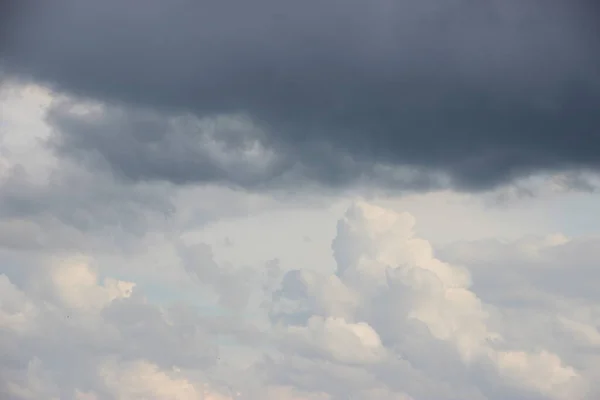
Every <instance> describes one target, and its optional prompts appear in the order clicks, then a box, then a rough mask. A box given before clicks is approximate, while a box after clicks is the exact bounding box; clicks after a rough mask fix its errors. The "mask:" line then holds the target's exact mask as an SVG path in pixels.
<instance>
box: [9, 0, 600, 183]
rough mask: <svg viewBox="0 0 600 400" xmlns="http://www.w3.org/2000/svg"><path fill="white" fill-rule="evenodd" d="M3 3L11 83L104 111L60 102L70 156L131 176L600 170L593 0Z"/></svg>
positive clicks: (56, 117)
mask: <svg viewBox="0 0 600 400" xmlns="http://www.w3.org/2000/svg"><path fill="white" fill-rule="evenodd" d="M3 4H6V5H5V6H3V7H5V10H7V11H6V16H5V17H3V18H4V20H6V21H7V23H5V24H4V25H6V27H5V28H4V31H5V32H6V33H5V34H4V37H3V41H2V44H1V47H0V52H1V54H0V63H1V65H2V68H3V70H4V71H5V73H8V74H15V75H16V76H20V77H22V78H23V79H34V80H37V81H40V82H44V83H45V84H47V85H50V86H51V87H53V88H55V89H57V90H60V91H67V92H69V93H71V94H76V95H78V96H83V97H86V98H92V99H95V100H96V101H100V102H101V103H103V104H104V105H105V106H106V109H103V110H102V111H101V112H100V114H99V115H95V116H94V117H91V116H81V115H79V114H75V115H73V114H72V113H71V112H70V108H69V107H66V106H63V107H57V109H56V110H54V112H53V115H52V123H53V125H54V126H55V127H57V129H59V130H60V131H61V135H60V140H59V143H58V146H59V148H60V149H61V151H62V152H63V153H64V154H65V155H66V156H69V157H73V158H76V159H78V160H81V159H85V160H86V161H90V160H89V159H90V158H100V159H101V160H95V162H98V163H99V162H100V161H102V162H103V164H105V165H104V167H106V168H110V169H113V170H114V171H115V172H116V173H118V174H119V175H121V176H122V177H124V178H127V179H129V180H132V181H146V180H168V181H171V182H177V183H191V182H215V181H216V182H224V183H229V184H234V185H239V186H242V187H251V188H254V187H257V186H258V187H261V186H265V185H267V186H273V185H275V186H280V185H285V186H289V185H295V184H298V183H299V182H306V181H309V183H310V182H312V183H321V184H324V185H325V186H327V187H331V186H332V185H333V186H347V185H348V184H352V183H356V181H359V182H364V181H369V182H376V183H378V184H380V185H386V186H391V187H392V188H395V189H406V188H416V189H430V188H435V187H440V186H442V187H447V186H451V187H455V188H460V189H468V190H478V189H488V188H490V187H494V186H496V185H498V184H501V183H506V182H509V181H512V180H514V179H515V178H519V177H522V176H527V175H529V174H531V173H534V172H538V171H552V172H554V171H557V170H572V169H575V170H578V169H582V168H583V169H593V170H597V169H598V166H599V163H598V154H599V153H600V152H599V150H600V141H599V140H598V134H597V132H598V128H599V126H600V116H599V115H598V113H597V109H598V107H599V105H600V72H599V71H600V51H598V50H599V49H598V39H597V38H598V34H600V32H598V28H597V17H599V16H600V15H599V14H600V13H599V7H598V5H597V4H596V2H594V1H591V0H575V1H567V0H530V1H520V0H485V1H473V0H449V1H439V0H420V1H413V0H410V1H394V0H374V1H362V0H351V1H335V0H328V1H317V0H309V1H302V2H297V1H288V0H285V1H280V0H278V1H275V0H255V1H252V2H247V1H239V0H226V1H222V0H219V1H193V0H176V1H164V0H149V1H145V2H144V5H143V6H142V5H141V4H139V2H136V1H132V0H106V1H102V2H97V1H91V0H83V1H82V0H59V1H53V2H51V3H50V2H43V3H42V2H37V1H9V2H5V3H3ZM232 116H233V117H236V118H237V122H236V123H228V122H224V121H221V122H217V121H215V118H217V119H219V118H221V119H223V118H224V117H232ZM198 119H200V121H198ZM206 124H210V125H211V126H212V128H211V129H205V128H201V127H200V126H199V125H201V126H206ZM117 131H118V132H119V133H118V136H119V138H118V139H117V140H116V139H115V138H114V135H117V133H116V132H117ZM208 148H218V150H219V152H218V153H217V154H218V156H217V155H214V156H212V157H211V156H207V154H206V151H207V149H208ZM131 154H134V155H135V156H134V157H130V156H129V155H131Z"/></svg>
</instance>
